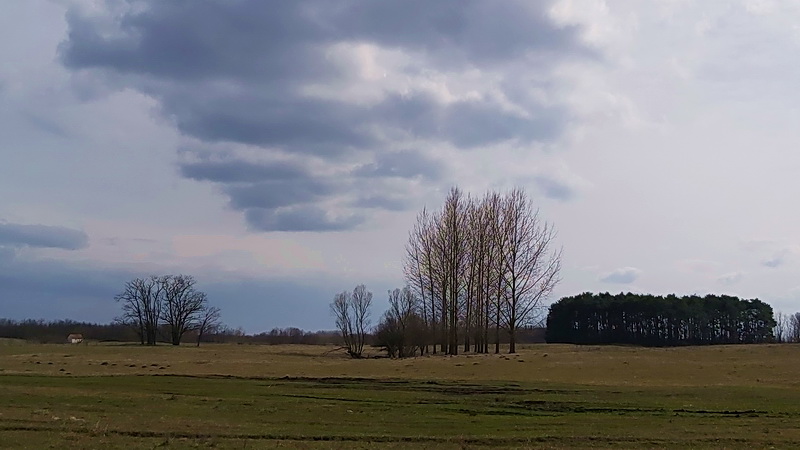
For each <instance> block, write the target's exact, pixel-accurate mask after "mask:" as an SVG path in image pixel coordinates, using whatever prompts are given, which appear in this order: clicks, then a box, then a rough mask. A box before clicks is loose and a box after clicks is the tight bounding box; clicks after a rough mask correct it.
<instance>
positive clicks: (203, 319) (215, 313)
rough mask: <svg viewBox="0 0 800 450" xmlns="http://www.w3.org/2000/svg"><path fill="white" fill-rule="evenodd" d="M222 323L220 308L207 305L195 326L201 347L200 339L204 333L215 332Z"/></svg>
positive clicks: (198, 343)
mask: <svg viewBox="0 0 800 450" xmlns="http://www.w3.org/2000/svg"><path fill="white" fill-rule="evenodd" d="M221 325H222V322H220V311H219V308H217V307H216V306H208V305H206V307H205V308H204V309H203V311H202V312H201V313H200V316H199V317H198V318H197V323H196V326H195V330H196V331H197V346H198V347H200V341H201V340H202V339H203V336H204V335H206V334H208V333H213V332H215V331H216V330H217V329H218V328H219V327H220V326H221Z"/></svg>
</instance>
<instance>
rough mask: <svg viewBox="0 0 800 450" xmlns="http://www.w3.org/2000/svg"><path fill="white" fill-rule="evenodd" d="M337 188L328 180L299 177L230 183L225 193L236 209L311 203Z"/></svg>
mask: <svg viewBox="0 0 800 450" xmlns="http://www.w3.org/2000/svg"><path fill="white" fill-rule="evenodd" d="M336 189H337V188H336V187H335V186H334V185H332V184H331V183H328V182H326V181H321V180H315V179H313V178H301V177H297V178H292V179H287V180H269V181H263V182H259V183H253V184H247V185H243V186H238V185H229V186H227V187H226V188H225V193H226V194H228V196H229V197H230V199H231V206H233V207H234V208H236V209H247V208H278V207H281V206H289V205H294V204H301V203H309V202H312V201H315V200H318V199H321V198H322V197H324V196H325V195H326V194H331V193H333V192H335V190H336Z"/></svg>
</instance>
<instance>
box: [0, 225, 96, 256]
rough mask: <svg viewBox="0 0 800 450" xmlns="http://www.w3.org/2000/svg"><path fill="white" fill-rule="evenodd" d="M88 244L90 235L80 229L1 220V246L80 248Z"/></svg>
mask: <svg viewBox="0 0 800 450" xmlns="http://www.w3.org/2000/svg"><path fill="white" fill-rule="evenodd" d="M88 245H89V236H87V235H86V233H84V232H83V231H80V230H73V229H71V228H64V227H54V226H47V225H21V224H15V223H2V222H0V246H7V247H26V246H27V247H42V248H61V249H65V250H78V249H82V248H85V247H86V246H88Z"/></svg>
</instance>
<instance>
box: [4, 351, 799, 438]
mask: <svg viewBox="0 0 800 450" xmlns="http://www.w3.org/2000/svg"><path fill="white" fill-rule="evenodd" d="M330 350H332V349H331V348H325V347H312V346H248V345H239V346H237V345H207V346H203V347H200V348H195V347H190V346H187V347H172V346H159V347H156V348H142V347H140V346H134V345H97V344H91V343H90V344H88V345H76V346H70V345H33V344H27V343H22V342H15V341H0V448H36V449H39V448H121V447H125V448H155V447H166V448H273V447H277V446H282V447H289V448H431V447H435V448H473V447H482V446H492V447H511V448H529V447H544V448H580V447H597V448H605V447H628V448H662V447H674V448H689V447H691V448H701V447H708V448H769V447H775V448H793V447H798V446H800V377H799V376H798V374H800V346H798V345H780V346H779V345H761V346H717V347H699V348H698V347H695V348H672V349H641V348H633V347H613V346H609V347H598V346H583V347H580V346H569V345H536V346H528V347H525V348H523V349H522V350H521V351H520V353H519V354H517V355H511V356H508V355H463V356H457V357H423V358H414V359H408V360H388V359H366V360H350V359H348V358H346V357H345V356H344V355H342V354H341V353H340V352H330Z"/></svg>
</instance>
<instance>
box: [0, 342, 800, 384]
mask: <svg viewBox="0 0 800 450" xmlns="http://www.w3.org/2000/svg"><path fill="white" fill-rule="evenodd" d="M372 352H373V354H377V350H372ZM798 373H800V345H788V344H786V345H737V346H707V347H678V348H637V347H624V346H574V345H544V344H542V345H529V346H523V347H522V348H521V350H520V351H519V353H518V354H515V355H506V354H500V355H494V354H489V355H473V354H466V355H459V356H455V357H442V356H430V357H428V356H426V357H418V358H410V359H403V360H391V359H386V358H380V359H361V360H353V359H350V358H348V357H346V356H345V355H344V354H343V353H342V352H337V351H335V348H334V347H323V346H302V345H282V346H268V345H233V344H210V345H203V346H201V347H200V348H196V347H193V346H180V347H173V346H169V345H160V346H157V347H142V346H138V345H113V344H94V343H89V344H82V345H39V344H17V345H7V346H0V374H42V375H59V376H64V375H78V376H86V375H131V374H141V375H145V374H147V375H152V374H172V375H193V376H204V375H230V376H237V377H285V376H288V377H317V378H318V377H363V378H399V379H411V380H418V379H440V380H465V381H515V382H524V383H537V382H544V383H550V382H555V383H566V384H582V385H615V386H687V387H688V386H754V385H758V386H774V387H798V386H800V377H798V376H797V374H798Z"/></svg>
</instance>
